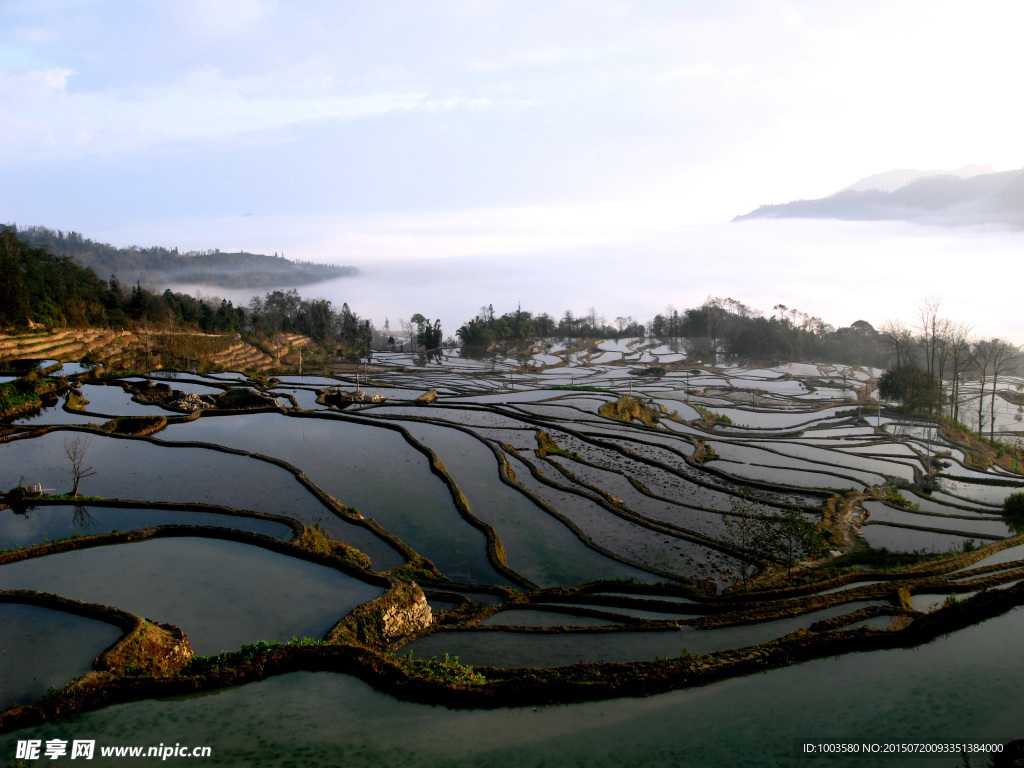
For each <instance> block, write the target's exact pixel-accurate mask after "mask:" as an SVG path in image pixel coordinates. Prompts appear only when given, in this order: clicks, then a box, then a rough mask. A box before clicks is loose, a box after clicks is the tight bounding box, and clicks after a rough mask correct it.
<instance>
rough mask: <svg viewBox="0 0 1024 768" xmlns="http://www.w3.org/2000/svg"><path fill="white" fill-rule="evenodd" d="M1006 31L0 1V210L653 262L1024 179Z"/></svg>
mask: <svg viewBox="0 0 1024 768" xmlns="http://www.w3.org/2000/svg"><path fill="white" fill-rule="evenodd" d="M1021 29H1024V4H1020V3H1017V2H1010V1H1007V2H984V0H982V1H981V2H973V3H971V4H970V5H968V4H966V3H963V2H956V3H953V2H942V0H927V2H925V1H921V0H885V1H884V2H880V1H876V0H858V1H857V2H838V1H835V0H829V1H828V2H825V1H824V0H808V1H806V2H795V1H794V2H781V1H777V0H757V1H755V0H750V1H746V2H745V1H743V0H734V1H728V0H727V1H726V2H714V3H712V2H685V1H684V0H674V1H672V2H657V1H655V0H649V1H647V2H618V1H610V0H587V1H586V2H583V1H582V0H580V1H574V0H548V1H545V2H531V1H530V0H522V1H517V2H501V1H495V2H484V1H483V0H466V1H465V2H453V1H450V0H437V1H435V2H402V1H397V2H387V1H384V0H380V1H377V2H337V1H335V2H302V1H299V2H287V3H286V2H269V1H265V0H221V1H219V2H218V1H217V0H195V1H189V0H176V1H175V2H137V1H134V0H133V1H132V2H116V1H111V0H107V1H106V2H90V1H88V0H83V1H81V2H71V1H63V0H0V104H2V107H0V146H2V147H3V150H2V152H0V178H2V179H3V181H2V182H0V220H3V221H15V222H17V223H19V224H43V225H47V226H52V227H57V228H63V229H75V230H77V231H80V232H83V233H84V234H86V235H88V236H92V237H94V238H97V239H100V240H106V241H109V242H113V243H115V244H117V245H128V244H131V243H137V244H139V245H153V244H160V245H168V246H178V247H181V248H183V249H188V248H209V247H219V248H222V249H224V250H234V249H239V248H244V249H247V250H251V251H265V252H273V251H283V252H285V253H286V255H289V256H295V257H300V258H307V259H317V260H331V261H338V262H341V263H354V264H357V265H361V264H365V263H376V262H380V261H388V260H409V259H423V258H433V259H445V258H448V259H450V258H480V259H488V258H490V259H499V258H507V257H509V256H516V255H521V256H530V255H532V256H537V255H539V254H544V253H557V252H560V251H562V250H564V249H574V250H579V249H585V248H587V247H595V248H607V247H609V246H614V245H616V244H622V245H623V247H627V246H628V247H633V246H634V245H635V246H636V247H637V248H640V249H641V250H642V243H643V242H645V241H646V239H647V238H649V237H652V236H655V235H658V236H659V237H660V236H661V235H662V234H663V233H665V232H666V231H671V230H673V228H678V227H685V226H696V225H705V224H709V223H714V222H724V221H728V219H730V218H731V217H732V216H734V215H736V214H738V213H743V212H746V211H748V210H751V209H752V208H755V207H757V206H758V205H760V204H762V203H770V202H785V201H787V200H791V199H797V198H809V197H818V196H822V195H825V194H828V193H830V192H833V191H836V190H838V189H840V188H842V187H844V186H846V185H848V184H850V183H852V182H853V181H855V180H856V179H858V178H860V177H862V176H866V175H868V174H871V173H876V172H880V171H885V170H889V169H892V168H899V167H903V168H906V167H912V168H922V169H931V168H955V167H959V166H962V165H966V164H970V163H991V164H993V165H994V166H995V167H996V168H997V169H1000V170H1002V169H1010V168H1017V167H1020V166H1021V165H1022V162H1021V154H1022V153H1021V149H1020V139H1019V137H1020V120H1019V117H1020V114H1019V113H1020V107H1019V99H1018V98H1017V93H1016V91H1017V88H1016V79H1017V77H1016V75H1017V73H1018V72H1019V69H1020V67H1019V54H1018V52H1019V31H1020V30H1021ZM737 266H738V267H741V266H742V265H741V264H737ZM736 292H737V293H739V292H741V291H739V290H737V291H736ZM914 300H915V301H916V297H915V299H914ZM546 309H550V310H551V311H555V308H546Z"/></svg>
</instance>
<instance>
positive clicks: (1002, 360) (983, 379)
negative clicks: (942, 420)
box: [879, 298, 1022, 440]
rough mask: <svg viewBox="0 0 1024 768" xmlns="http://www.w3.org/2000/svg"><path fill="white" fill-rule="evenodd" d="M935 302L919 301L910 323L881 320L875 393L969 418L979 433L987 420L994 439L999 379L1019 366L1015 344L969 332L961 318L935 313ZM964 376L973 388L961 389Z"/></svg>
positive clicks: (915, 407)
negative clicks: (880, 366) (882, 368)
mask: <svg viewBox="0 0 1024 768" xmlns="http://www.w3.org/2000/svg"><path fill="white" fill-rule="evenodd" d="M940 305H941V302H940V301H939V300H938V299H935V298H929V299H925V300H924V301H922V302H921V304H920V306H919V307H918V311H917V322H916V324H915V325H914V326H908V325H907V324H906V323H904V322H902V321H900V320H889V321H886V323H885V324H884V325H882V328H881V334H882V339H883V341H884V343H885V346H886V352H887V356H888V362H889V365H888V369H887V370H886V372H885V373H884V374H883V375H882V377H881V378H880V379H879V394H880V395H881V396H882V397H883V398H886V399H890V400H896V401H899V402H901V403H903V404H904V405H905V406H907V407H908V408H911V409H912V410H916V411H924V412H927V413H933V414H939V415H943V416H946V417H947V418H950V419H952V420H954V421H958V422H960V421H967V422H971V426H972V427H975V428H976V431H977V432H978V434H980V435H983V434H984V433H985V428H986V426H987V427H988V434H989V439H990V440H994V439H995V422H996V402H997V394H998V389H999V381H1000V379H1003V380H1004V381H1005V377H1006V376H1009V375H1011V374H1013V373H1017V372H1018V371H1019V370H1020V366H1021V361H1022V353H1021V350H1020V349H1019V348H1018V347H1017V346H1016V345H1015V344H1013V343H1012V342H1010V341H1008V340H1006V339H1003V338H998V337H995V338H984V337H979V336H976V335H974V334H973V333H972V328H971V326H969V325H968V324H967V323H964V322H958V321H954V320H952V319H950V318H947V317H943V316H941V315H940V313H939V307H940ZM968 381H971V382H977V390H976V391H975V389H974V387H971V388H970V389H969V390H968V389H965V387H964V384H965V382H968ZM986 400H987V405H988V409H987V410H988V412H987V414H986V407H985V406H986Z"/></svg>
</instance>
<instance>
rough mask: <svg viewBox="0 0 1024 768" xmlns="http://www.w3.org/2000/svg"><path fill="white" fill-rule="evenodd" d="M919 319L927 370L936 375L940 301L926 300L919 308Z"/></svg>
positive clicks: (931, 298) (932, 298)
mask: <svg viewBox="0 0 1024 768" xmlns="http://www.w3.org/2000/svg"><path fill="white" fill-rule="evenodd" d="M917 319H918V326H917V327H918V328H919V329H920V331H921V347H922V349H923V350H924V362H925V370H927V371H928V373H930V374H932V375H934V374H935V356H936V352H937V347H938V330H939V329H938V325H939V300H938V299H937V298H935V297H929V298H927V299H924V300H923V301H922V302H921V304H920V306H918V308H917Z"/></svg>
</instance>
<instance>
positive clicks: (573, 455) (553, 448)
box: [536, 430, 582, 461]
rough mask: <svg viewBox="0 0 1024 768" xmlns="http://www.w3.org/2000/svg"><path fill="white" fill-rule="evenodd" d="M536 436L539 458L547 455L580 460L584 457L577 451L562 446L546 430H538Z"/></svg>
mask: <svg viewBox="0 0 1024 768" xmlns="http://www.w3.org/2000/svg"><path fill="white" fill-rule="evenodd" d="M536 438H537V450H536V454H537V458H539V459H543V458H544V457H545V456H564V457H565V458H567V459H575V460H577V461H579V460H580V459H581V458H582V457H581V456H580V455H579V453H577V452H576V451H570V450H568V449H566V448H563V447H562V446H560V445H559V444H558V443H556V442H555V440H554V438H553V437H551V435H549V434H548V433H547V432H545V431H544V430H540V431H539V432H537V434H536Z"/></svg>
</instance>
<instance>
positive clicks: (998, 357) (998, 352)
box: [982, 339, 1020, 440]
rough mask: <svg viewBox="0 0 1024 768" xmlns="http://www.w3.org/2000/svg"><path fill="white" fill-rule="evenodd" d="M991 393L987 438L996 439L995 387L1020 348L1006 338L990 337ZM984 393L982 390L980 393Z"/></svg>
mask: <svg viewBox="0 0 1024 768" xmlns="http://www.w3.org/2000/svg"><path fill="white" fill-rule="evenodd" d="M989 343H990V344H991V345H992V357H991V359H990V364H991V366H992V395H991V397H990V398H989V410H988V439H989V440H995V439H996V387H997V386H998V385H999V376H1000V375H1002V374H1004V373H1007V372H1008V371H1009V369H1010V368H1011V367H1012V366H1013V365H1014V363H1016V362H1017V359H1018V358H1019V357H1020V350H1019V349H1017V347H1015V346H1014V345H1013V344H1011V343H1010V342H1008V341H1007V340H1006V339H992V341H991V342H989ZM982 394H984V392H983V393H982Z"/></svg>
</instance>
